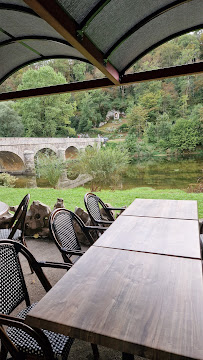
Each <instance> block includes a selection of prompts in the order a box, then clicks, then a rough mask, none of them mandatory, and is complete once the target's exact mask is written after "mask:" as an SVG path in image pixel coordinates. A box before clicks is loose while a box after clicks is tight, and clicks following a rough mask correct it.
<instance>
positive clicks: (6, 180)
mask: <svg viewBox="0 0 203 360" xmlns="http://www.w3.org/2000/svg"><path fill="white" fill-rule="evenodd" d="M15 181H16V178H15V176H12V175H10V174H8V173H2V174H0V186H5V187H14V185H15Z"/></svg>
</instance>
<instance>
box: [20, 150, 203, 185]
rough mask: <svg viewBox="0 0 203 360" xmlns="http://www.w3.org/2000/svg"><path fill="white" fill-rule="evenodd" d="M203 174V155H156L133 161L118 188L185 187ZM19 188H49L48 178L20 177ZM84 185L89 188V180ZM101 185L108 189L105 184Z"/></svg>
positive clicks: (195, 181)
mask: <svg viewBox="0 0 203 360" xmlns="http://www.w3.org/2000/svg"><path fill="white" fill-rule="evenodd" d="M201 177H203V155H201V156H200V155H199V156H197V155H193V156H184V157H181V158H180V157H179V158H165V157H164V158H162V157H155V158H153V159H150V160H146V161H136V162H135V163H134V164H130V165H129V166H128V169H127V171H126V174H125V176H124V177H123V179H122V181H121V183H119V184H117V188H118V189H119V188H122V189H130V188H134V187H142V186H150V187H152V188H154V189H170V188H171V189H173V188H174V189H175V188H177V189H186V188H187V187H188V186H189V185H190V184H196V183H197V181H198V179H200V178H201ZM15 186H16V187H35V186H38V187H49V186H50V185H49V184H48V182H47V181H46V180H43V179H36V178H35V177H27V176H20V177H18V179H17V181H16V185H15ZM85 187H87V188H88V187H89V184H88V183H87V184H86V185H85ZM101 187H102V188H106V189H108V187H105V186H104V184H101Z"/></svg>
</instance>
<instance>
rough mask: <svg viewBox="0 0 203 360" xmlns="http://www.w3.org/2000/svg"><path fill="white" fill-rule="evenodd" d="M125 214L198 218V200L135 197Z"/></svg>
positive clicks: (169, 217) (123, 214)
mask: <svg viewBox="0 0 203 360" xmlns="http://www.w3.org/2000/svg"><path fill="white" fill-rule="evenodd" d="M125 215H133V216H149V217H162V218H167V219H185V220H188V219H191V220H198V211H197V201H195V200H157V199H135V200H134V201H133V202H132V204H131V205H130V206H129V207H128V208H127V209H126V210H125V211H124V212H123V213H122V216H125Z"/></svg>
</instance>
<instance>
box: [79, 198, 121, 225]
mask: <svg viewBox="0 0 203 360" xmlns="http://www.w3.org/2000/svg"><path fill="white" fill-rule="evenodd" d="M84 203H85V207H86V209H87V212H88V214H89V216H90V218H91V220H92V221H93V223H94V224H96V225H99V224H100V223H101V222H102V220H103V218H102V215H101V210H100V207H101V208H103V209H104V212H105V215H106V217H107V219H108V220H109V221H114V220H115V219H114V217H113V215H112V214H111V211H109V210H108V207H107V206H106V205H105V204H104V202H103V201H102V200H101V199H100V198H99V197H98V196H97V195H95V194H93V193H87V194H85V197H84Z"/></svg>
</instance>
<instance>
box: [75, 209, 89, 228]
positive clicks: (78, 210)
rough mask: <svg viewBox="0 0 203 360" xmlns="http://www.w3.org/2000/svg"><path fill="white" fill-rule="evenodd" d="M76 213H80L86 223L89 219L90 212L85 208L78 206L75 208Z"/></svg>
mask: <svg viewBox="0 0 203 360" xmlns="http://www.w3.org/2000/svg"><path fill="white" fill-rule="evenodd" d="M75 214H76V215H78V216H79V217H80V218H81V219H82V221H83V222H84V223H85V224H86V222H87V221H88V220H89V215H88V213H87V212H86V211H84V210H83V209H81V208H78V207H77V206H76V208H75Z"/></svg>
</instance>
